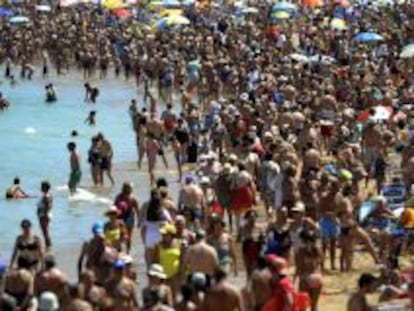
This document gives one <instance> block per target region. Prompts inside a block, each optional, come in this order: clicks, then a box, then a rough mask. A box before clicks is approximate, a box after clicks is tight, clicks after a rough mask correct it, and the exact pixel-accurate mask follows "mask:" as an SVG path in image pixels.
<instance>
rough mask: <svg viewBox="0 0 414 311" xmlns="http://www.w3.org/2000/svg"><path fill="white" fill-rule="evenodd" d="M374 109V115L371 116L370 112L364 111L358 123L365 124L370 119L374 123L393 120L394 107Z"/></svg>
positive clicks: (376, 107) (377, 107)
mask: <svg viewBox="0 0 414 311" xmlns="http://www.w3.org/2000/svg"><path fill="white" fill-rule="evenodd" d="M372 109H373V110H374V114H372V115H371V111H370V110H364V111H363V112H362V113H361V114H360V115H359V116H358V121H360V122H365V121H367V120H368V119H371V120H374V121H385V120H388V119H389V118H391V116H392V107H390V106H375V107H373V108H372Z"/></svg>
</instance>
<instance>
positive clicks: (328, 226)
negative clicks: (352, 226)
mask: <svg viewBox="0 0 414 311" xmlns="http://www.w3.org/2000/svg"><path fill="white" fill-rule="evenodd" d="M319 226H320V228H321V236H322V240H334V239H337V238H338V237H339V233H340V227H339V224H338V223H337V222H336V221H334V220H332V219H328V218H325V217H322V218H321V219H320V220H319Z"/></svg>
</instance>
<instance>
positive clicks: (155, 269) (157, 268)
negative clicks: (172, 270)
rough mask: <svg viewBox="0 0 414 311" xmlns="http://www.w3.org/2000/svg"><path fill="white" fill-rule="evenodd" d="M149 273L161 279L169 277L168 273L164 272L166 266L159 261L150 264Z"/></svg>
mask: <svg viewBox="0 0 414 311" xmlns="http://www.w3.org/2000/svg"><path fill="white" fill-rule="evenodd" d="M148 275H149V276H152V277H156V278H159V279H161V280H165V279H166V278H167V275H166V274H165V272H164V268H163V267H162V266H161V265H160V264H157V263H153V264H152V265H151V266H150V268H149V269H148Z"/></svg>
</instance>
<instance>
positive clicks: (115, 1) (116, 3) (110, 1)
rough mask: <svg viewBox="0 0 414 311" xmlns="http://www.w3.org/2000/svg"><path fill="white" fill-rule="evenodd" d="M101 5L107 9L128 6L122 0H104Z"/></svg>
mask: <svg viewBox="0 0 414 311" xmlns="http://www.w3.org/2000/svg"><path fill="white" fill-rule="evenodd" d="M102 6H103V7H104V8H105V9H107V10H116V9H123V8H125V7H127V6H128V4H127V3H124V2H123V1H122V0H104V1H103V2H102Z"/></svg>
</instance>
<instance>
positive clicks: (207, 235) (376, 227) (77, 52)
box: [0, 1, 414, 311]
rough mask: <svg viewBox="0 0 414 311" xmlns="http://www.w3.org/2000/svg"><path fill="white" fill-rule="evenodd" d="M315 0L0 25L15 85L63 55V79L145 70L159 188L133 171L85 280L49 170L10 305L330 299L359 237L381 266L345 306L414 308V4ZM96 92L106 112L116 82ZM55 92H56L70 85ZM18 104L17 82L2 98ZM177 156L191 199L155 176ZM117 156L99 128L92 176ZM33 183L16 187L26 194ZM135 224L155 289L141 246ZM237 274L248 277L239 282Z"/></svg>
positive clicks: (189, 306)
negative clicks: (73, 271)
mask: <svg viewBox="0 0 414 311" xmlns="http://www.w3.org/2000/svg"><path fill="white" fill-rule="evenodd" d="M161 2H162V1H161ZM313 2H314V1H304V2H303V3H296V4H293V3H284V2H281V3H276V4H273V3H268V2H266V1H250V2H249V3H248V4H247V3H245V4H235V3H219V4H218V3H210V4H207V5H203V6H200V5H197V3H195V4H193V5H188V6H185V7H182V5H180V4H178V6H180V8H179V9H178V10H179V11H180V12H179V13H177V12H175V13H171V12H169V13H168V12H167V13H165V14H181V15H183V18H184V17H185V18H186V19H187V20H188V22H186V23H185V24H187V25H174V24H171V25H169V24H168V23H167V25H166V26H165V27H162V29H161V27H159V26H157V25H161V24H158V23H155V26H154V25H153V22H151V21H153V20H156V19H157V18H160V17H161V15H162V14H164V13H162V9H160V8H159V7H158V8H154V7H153V6H151V8H150V7H149V6H146V5H145V4H142V3H139V4H136V5H134V9H133V10H132V9H131V11H130V12H131V14H130V16H129V15H128V16H127V17H119V16H117V13H116V10H108V9H105V8H104V7H102V6H101V5H99V4H98V5H87V4H86V5H85V4H81V5H78V6H71V7H64V6H61V5H59V4H56V5H55V4H54V5H52V6H51V7H50V11H47V12H45V11H39V10H37V9H36V5H35V4H33V3H21V4H18V5H17V4H16V5H13V6H10V7H8V9H10V10H11V11H15V13H16V15H17V14H19V15H24V16H27V17H28V21H27V22H26V23H24V24H18V25H16V24H13V23H8V22H7V20H3V21H2V22H1V24H0V33H1V38H2V40H1V44H0V57H1V59H2V60H3V61H4V63H5V67H6V70H5V77H6V78H8V79H9V80H10V83H11V84H13V85H14V84H16V83H17V82H16V78H15V75H14V71H15V69H16V67H17V68H19V70H20V75H19V76H20V78H21V79H27V80H30V79H32V78H33V77H36V74H37V73H38V70H37V68H36V65H37V64H39V63H40V64H42V75H43V77H44V78H48V77H49V78H50V75H51V74H50V68H51V67H52V66H53V68H55V69H56V73H57V75H63V74H70V72H71V70H73V68H74V67H75V68H77V69H78V70H82V71H83V74H84V78H85V80H88V79H91V78H93V77H94V76H99V78H101V79H105V78H107V72H108V70H110V69H111V68H113V69H114V72H115V75H116V76H117V77H118V76H120V75H121V74H123V76H124V78H125V79H129V78H130V77H131V76H132V77H133V78H135V81H136V85H137V88H138V90H139V92H141V91H142V94H143V101H142V102H140V101H139V100H138V99H133V100H132V101H131V105H130V107H129V114H130V119H131V122H132V127H133V130H134V132H135V134H136V142H135V143H136V145H137V153H138V163H137V164H138V168H139V169H142V166H143V165H144V164H145V163H147V167H148V172H149V182H150V184H151V186H152V187H153V188H152V190H151V193H150V195H149V199H148V200H146V198H136V197H135V196H134V195H133V188H134V186H133V184H132V183H129V182H125V183H124V184H123V185H122V189H121V192H120V193H119V195H117V196H116V198H115V199H114V202H113V205H112V206H111V207H109V208H108V210H107V211H106V212H105V217H106V221H104V222H101V221H98V222H96V223H94V224H93V226H92V230H91V232H92V236H91V238H90V240H88V241H87V242H85V243H84V245H83V246H82V250H81V253H80V256H79V262H78V277H79V278H78V282H76V283H71V282H69V280H68V279H67V278H66V276H65V273H64V272H63V271H62V270H61V269H60V268H59V266H58V265H57V264H56V260H55V258H54V256H53V255H52V254H53V248H52V237H51V235H50V232H49V226H50V221H51V217H50V214H51V211H52V209H53V196H52V191H51V185H50V184H49V183H48V182H46V181H45V182H42V185H41V191H42V196H41V198H40V200H39V203H38V209H37V215H38V220H39V224H40V228H41V230H42V238H40V237H38V236H37V235H36V234H35V233H34V232H33V231H32V229H31V227H32V223H31V221H30V220H28V219H25V220H23V221H22V222H21V228H22V234H21V235H19V236H18V237H17V239H16V243H15V248H14V251H13V255H12V258H11V260H10V264H9V265H7V264H6V263H5V262H1V265H0V278H1V279H2V280H4V282H2V284H3V285H2V290H1V296H0V310H40V311H52V310H71V311H72V310H79V311H83V310H85V311H86V310H120V311H124V310H125V311H127V310H128V311H130V310H131V311H132V310H140V309H142V310H152V311H155V310H178V311H180V310H206V311H207V310H223V311H227V310H229V311H232V310H239V311H242V310H243V311H244V310H274V311H279V310H281V311H282V310H283V311H288V310H289V311H303V310H308V309H309V310H312V311H317V310H322V311H324V310H325V308H324V307H323V306H321V304H320V302H319V298H320V295H321V292H322V290H323V283H324V275H325V274H326V273H332V271H335V270H337V269H339V270H340V271H341V273H345V274H347V273H351V272H352V271H353V270H354V269H358V265H357V262H358V261H357V260H355V258H354V257H356V256H359V255H358V254H356V251H355V250H356V248H360V246H361V244H362V247H363V249H364V251H366V252H368V253H369V255H370V256H371V257H372V262H373V264H377V265H379V267H380V269H379V270H380V271H378V273H379V275H378V276H375V275H373V274H370V273H363V274H362V275H361V276H360V278H359V281H358V284H357V285H358V288H357V290H356V292H355V293H353V294H352V295H351V296H350V298H349V301H348V305H347V307H345V308H347V310H348V311H365V310H373V309H374V307H373V306H371V305H369V303H368V300H367V298H366V296H367V294H370V293H373V292H379V293H380V294H379V303H385V302H389V301H395V300H397V302H398V301H399V299H400V300H401V301H402V302H403V304H404V306H403V307H401V308H405V309H404V310H414V285H413V284H414V283H412V282H413V281H414V280H412V279H411V276H410V275H409V274H407V273H404V271H403V270H402V268H401V264H400V261H401V258H402V257H404V255H405V254H406V253H407V252H408V253H411V252H412V251H413V249H412V246H413V245H412V242H413V241H412V235H411V234H412V233H411V231H410V230H411V229H413V228H414V200H412V199H411V198H410V196H411V194H412V195H414V192H413V191H412V190H413V187H412V184H413V182H414V152H413V151H414V149H413V144H412V143H413V141H414V135H413V133H414V132H413V130H414V123H413V122H412V117H413V113H412V111H413V104H414V66H413V60H414V52H413V55H412V56H411V58H410V57H407V56H406V55H407V53H404V57H402V56H401V55H402V53H401V51H402V50H403V49H404V47H406V46H408V48H410V47H409V44H410V43H412V42H413V41H414V24H413V23H412V21H413V20H414V6H413V4H412V2H410V1H403V2H401V3H391V2H390V3H389V4H387V5H379V4H378V3H376V1H374V3H352V2H351V3H348V2H347V1H330V2H328V1H327V2H326V3H320V4H319V5H318V6H317V7H313V6H316V4H315V3H314V4H312V3H313ZM282 4H283V5H282ZM158 6H162V3H161V4H158ZM126 10H128V9H126ZM175 11H177V8H175ZM281 13H283V14H281ZM338 20H340V21H342V22H340V23H338ZM335 21H336V22H335ZM406 51H407V50H406ZM408 56H409V55H408ZM84 87H85V94H86V96H85V101H86V102H88V103H90V104H95V103H98V105H96V106H94V110H93V112H91V114H90V115H89V116H88V118H87V119H86V120H85V123H87V124H88V125H94V124H95V122H96V120H95V114H96V111H97V110H98V109H99V96H104V94H103V95H100V91H99V89H98V88H96V87H93V86H91V85H90V84H89V83H85V85H84ZM46 99H47V101H49V102H55V101H56V100H57V94H56V93H55V90H54V88H53V84H48V85H47V87H46ZM12 106H13V103H11V105H10V104H9V103H8V102H7V100H6V99H4V98H3V97H2V96H1V94H0V111H6V109H11V108H12ZM73 134H74V135H72V136H76V133H73ZM109 135H110V133H109ZM67 148H68V151H69V153H70V168H71V172H70V178H69V183H68V186H69V189H70V192H71V193H72V194H75V193H76V191H77V187H78V185H79V183H80V181H81V177H82V171H81V163H82V161H83V160H82V159H81V157H80V155H79V154H78V152H77V149H76V143H75V142H70V143H68V145H67ZM169 150H171V151H172V154H173V158H174V161H175V166H176V167H177V172H178V179H179V181H180V182H182V186H181V189H180V191H179V193H178V200H177V201H176V200H174V199H173V195H172V193H171V189H170V188H169V186H168V181H167V180H165V179H164V178H157V170H156V168H157V160H158V158H159V157H161V159H162V161H163V164H164V166H165V167H166V168H168V167H169V166H170V163H168V161H167V160H168V155H169V153H170V152H169ZM113 155H114V151H113V150H112V146H111V144H110V142H109V140H108V139H107V138H106V137H104V135H103V134H102V133H99V134H98V135H97V136H95V137H93V138H92V143H91V148H90V150H89V153H88V157H87V158H88V159H87V160H88V163H89V164H90V167H91V176H92V181H93V183H94V185H95V186H101V185H102V184H103V182H104V173H107V177H108V178H109V180H110V181H111V183H112V185H114V179H113V177H112V162H113ZM189 170H190V172H188V171H189ZM19 183H20V181H19V179H16V180H15V181H14V185H13V186H12V187H10V188H9V189H8V191H7V196H8V198H17V197H20V196H25V195H26V194H25V193H24V191H23V190H22V189H21V188H20V185H19ZM390 184H392V185H394V186H398V187H399V188H398V189H399V190H401V191H402V193H404V195H402V196H403V198H402V199H401V202H399V204H400V206H399V207H398V208H397V209H395V208H394V205H393V204H394V203H395V202H394V201H393V200H392V199H390V196H387V195H385V194H384V190H383V189H384V187H386V186H387V185H390ZM410 193H411V194H410ZM394 196H396V195H394ZM367 202H368V203H369V204H366V203H367ZM367 206H368V207H367ZM401 206H402V211H401V210H400V209H401ZM367 208H368V209H367ZM397 210H399V211H398V213H397ZM136 227H138V231H139V234H134V233H135V231H134V229H135V228H136ZM137 237H140V239H139V243H142V245H143V247H144V250H145V262H146V267H145V268H144V269H146V272H147V273H146V274H147V277H148V281H147V284H146V285H143V284H142V283H143V282H144V281H143V280H138V279H137V278H138V271H137V267H136V266H135V260H134V258H132V257H131V256H130V255H129V253H130V251H131V247H133V240H134V239H136V238H137ZM338 250H339V252H340V254H339V256H337V251H338ZM373 267H374V265H373ZM138 269H142V267H138ZM239 272H240V273H241V272H243V273H242V275H243V276H245V283H244V284H238V285H242V286H235V285H234V283H232V282H231V278H230V276H231V275H232V274H234V276H235V277H237V278H236V279H237V280H239V278H240V276H239ZM371 272H372V271H371ZM137 281H139V282H140V283H141V284H142V285H141V287H143V290H142V293H139V291H138V285H137ZM384 310H385V309H384ZM401 310H403V309H401Z"/></svg>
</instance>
